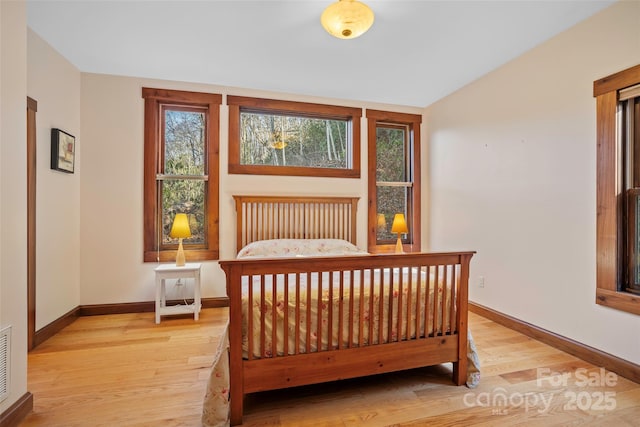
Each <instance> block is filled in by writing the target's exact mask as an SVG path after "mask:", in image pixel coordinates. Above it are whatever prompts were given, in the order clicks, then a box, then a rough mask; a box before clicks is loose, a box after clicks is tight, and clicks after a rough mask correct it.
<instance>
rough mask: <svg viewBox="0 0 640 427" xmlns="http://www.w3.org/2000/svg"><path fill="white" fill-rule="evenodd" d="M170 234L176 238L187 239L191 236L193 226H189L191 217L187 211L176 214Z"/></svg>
mask: <svg viewBox="0 0 640 427" xmlns="http://www.w3.org/2000/svg"><path fill="white" fill-rule="evenodd" d="M169 236H170V237H172V238H174V239H186V238H188V237H191V228H189V218H188V217H187V214H185V213H178V214H176V216H175V218H174V219H173V225H172V226H171V232H170V233H169Z"/></svg>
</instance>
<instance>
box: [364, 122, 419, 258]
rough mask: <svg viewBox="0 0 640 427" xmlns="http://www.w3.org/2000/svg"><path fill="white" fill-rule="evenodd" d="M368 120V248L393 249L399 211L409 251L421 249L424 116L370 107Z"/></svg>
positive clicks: (404, 244) (403, 240)
mask: <svg viewBox="0 0 640 427" xmlns="http://www.w3.org/2000/svg"><path fill="white" fill-rule="evenodd" d="M367 119H368V122H369V127H368V134H369V143H368V150H369V169H368V171H369V199H370V203H369V224H370V227H369V230H370V233H369V239H368V240H369V251H370V252H386V251H390V250H393V248H394V247H395V243H396V241H397V238H398V235H397V234H396V233H393V232H392V231H391V228H392V225H393V220H394V217H395V215H396V214H399V213H400V214H404V217H405V220H406V223H407V226H408V230H409V231H408V233H403V234H401V241H402V244H403V246H405V248H406V250H410V251H411V250H415V251H417V250H420V145H419V140H420V122H421V119H422V118H421V116H419V115H414V114H403V113H392V112H384V111H375V110H367Z"/></svg>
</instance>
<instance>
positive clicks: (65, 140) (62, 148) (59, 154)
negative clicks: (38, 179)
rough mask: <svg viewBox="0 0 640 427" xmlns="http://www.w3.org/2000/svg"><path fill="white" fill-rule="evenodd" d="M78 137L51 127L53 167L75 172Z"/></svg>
mask: <svg viewBox="0 0 640 427" xmlns="http://www.w3.org/2000/svg"><path fill="white" fill-rule="evenodd" d="M75 159H76V138H75V137H74V136H73V135H70V134H68V133H67V132H65V131H63V130H60V129H55V128H53V129H51V169H55V170H59V171H62V172H66V173H73V169H74V166H75Z"/></svg>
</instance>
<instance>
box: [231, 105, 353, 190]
mask: <svg viewBox="0 0 640 427" xmlns="http://www.w3.org/2000/svg"><path fill="white" fill-rule="evenodd" d="M227 103H228V104H229V173H238V174H258V175H298V176H324V177H345V178H358V177H359V176H360V167H359V159H360V144H359V140H360V117H361V113H362V110H361V109H357V108H346V107H336V106H330V105H321V104H309V103H302V102H290V101H277V100H269V99H258V98H246V97H236V96H228V97H227Z"/></svg>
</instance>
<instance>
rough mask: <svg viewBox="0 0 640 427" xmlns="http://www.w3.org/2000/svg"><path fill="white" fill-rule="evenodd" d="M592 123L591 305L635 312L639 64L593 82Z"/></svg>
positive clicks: (638, 304) (639, 304) (639, 300)
mask: <svg viewBox="0 0 640 427" xmlns="http://www.w3.org/2000/svg"><path fill="white" fill-rule="evenodd" d="M593 90H594V96H595V97H596V108H597V112H596V121H597V143H598V144H597V156H598V158H597V161H598V163H597V187H596V197H597V200H596V203H597V219H596V221H597V223H596V250H597V258H596V302H597V303H598V304H602V305H606V306H609V307H613V308H617V309H619V310H624V311H628V312H631V313H636V314H640V295H638V293H639V290H640V289H638V288H639V287H638V285H637V280H635V279H636V278H640V277H638V276H639V272H638V271H639V265H640V259H639V257H638V249H639V248H640V240H639V239H640V236H639V233H638V226H639V225H640V222H639V221H638V220H639V216H638V202H640V199H639V198H638V193H639V192H640V100H639V99H640V65H638V66H636V67H633V68H630V69H627V70H625V71H621V72H619V73H616V74H614V75H611V76H608V77H605V78H603V79H600V80H597V81H595V82H594V84H593Z"/></svg>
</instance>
